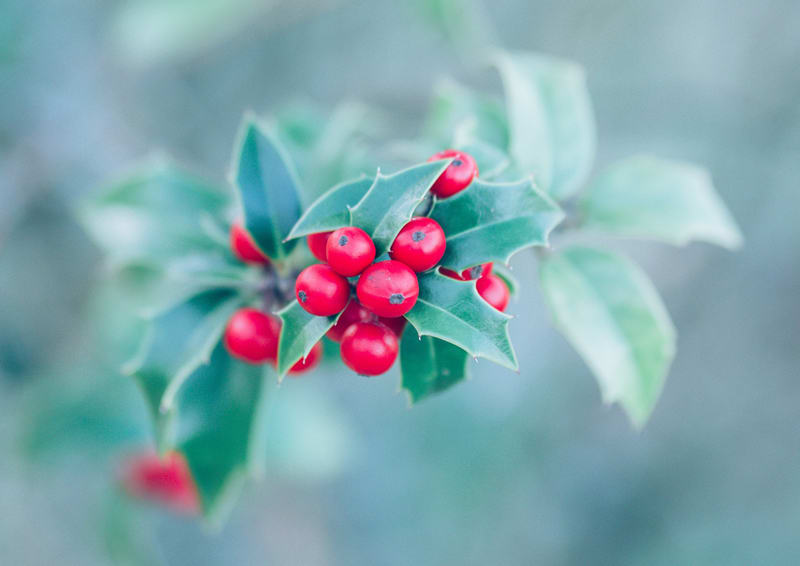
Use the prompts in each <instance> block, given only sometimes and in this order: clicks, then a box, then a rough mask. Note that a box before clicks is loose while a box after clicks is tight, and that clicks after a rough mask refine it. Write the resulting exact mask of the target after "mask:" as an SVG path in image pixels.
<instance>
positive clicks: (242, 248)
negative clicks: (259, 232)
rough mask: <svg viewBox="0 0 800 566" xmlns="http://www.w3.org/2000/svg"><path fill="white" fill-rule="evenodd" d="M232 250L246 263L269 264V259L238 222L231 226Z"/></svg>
mask: <svg viewBox="0 0 800 566" xmlns="http://www.w3.org/2000/svg"><path fill="white" fill-rule="evenodd" d="M230 241H231V250H233V253H234V255H235V256H236V257H238V258H239V259H240V260H242V261H243V262H245V263H257V264H262V265H263V264H267V263H269V258H268V257H267V256H266V255H264V254H263V253H262V252H261V250H259V249H258V247H257V246H256V244H255V242H254V241H253V238H252V236H250V234H249V233H248V232H247V230H245V229H244V227H243V226H242V225H241V224H239V223H238V222H237V223H235V224H234V225H233V226H231V234H230Z"/></svg>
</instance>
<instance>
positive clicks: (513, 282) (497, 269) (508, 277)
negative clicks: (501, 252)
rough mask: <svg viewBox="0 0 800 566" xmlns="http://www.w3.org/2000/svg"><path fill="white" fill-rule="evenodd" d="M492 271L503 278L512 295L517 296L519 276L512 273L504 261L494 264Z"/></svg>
mask: <svg viewBox="0 0 800 566" xmlns="http://www.w3.org/2000/svg"><path fill="white" fill-rule="evenodd" d="M492 273H494V274H495V275H497V276H498V277H499V278H500V279H502V280H503V283H505V284H506V286H507V287H508V291H509V293H511V296H512V297H516V295H517V290H518V289H519V281H517V278H516V277H514V274H513V273H511V270H510V269H509V268H508V267H506V266H505V265H503V264H502V263H495V264H494V265H493V266H492Z"/></svg>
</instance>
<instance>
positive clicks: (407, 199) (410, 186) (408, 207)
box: [350, 159, 452, 256]
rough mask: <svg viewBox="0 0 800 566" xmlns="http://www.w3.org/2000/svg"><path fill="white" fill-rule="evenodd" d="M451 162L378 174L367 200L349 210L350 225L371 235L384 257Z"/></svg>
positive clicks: (365, 197) (443, 160)
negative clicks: (389, 173) (388, 173)
mask: <svg viewBox="0 0 800 566" xmlns="http://www.w3.org/2000/svg"><path fill="white" fill-rule="evenodd" d="M451 161H452V159H440V160H438V161H432V162H428V163H422V164H420V165H415V166H414V167H409V168H408V169H404V170H402V171H399V172H397V173H394V174H393V175H389V176H386V175H382V174H381V172H380V171H378V174H377V176H376V177H375V181H374V182H373V183H372V186H371V187H370V188H369V191H367V193H366V194H365V195H364V197H363V198H362V199H361V200H360V201H358V204H356V205H355V206H354V207H353V208H351V209H350V223H351V224H352V225H353V226H358V227H359V228H361V229H362V230H364V231H365V232H366V233H367V234H369V235H370V236H372V241H373V242H375V249H376V256H379V255H381V254H382V253H383V252H385V251H386V250H387V249H389V246H391V245H392V242H393V241H394V239H395V236H397V233H398V232H400V229H401V228H402V227H403V226H404V225H405V223H406V222H408V221H409V220H411V215H412V214H413V213H414V209H415V208H416V207H417V205H418V204H419V203H421V202H422V200H423V199H424V198H425V195H427V194H428V189H430V188H431V185H433V182H434V181H436V179H437V178H439V175H441V174H442V172H444V170H445V169H446V168H447V166H448V165H450V162H451Z"/></svg>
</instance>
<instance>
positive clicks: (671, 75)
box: [0, 0, 800, 566]
mask: <svg viewBox="0 0 800 566" xmlns="http://www.w3.org/2000/svg"><path fill="white" fill-rule="evenodd" d="M798 24H800V4H799V3H797V2H791V1H788V0H787V1H765V2H758V3H756V2H723V1H708V2H693V1H689V0H685V1H676V2H669V3H665V2H657V1H651V0H647V1H638V2H633V1H619V0H600V1H596V0H595V1H578V2H521V1H520V2H514V1H511V0H492V1H491V2H489V1H488V0H487V1H486V3H485V4H481V3H479V2H477V1H476V2H457V1H455V0H439V1H437V2H433V3H430V2H423V1H421V0H417V1H414V2H388V1H384V0H377V1H376V0H373V1H370V2H366V1H347V0H324V1H321V2H311V1H309V0H295V1H293V2H284V1H281V0H271V1H270V2H256V1H255V0H235V1H228V2H222V1H221V0H213V1H205V2H201V1H194V2H190V1H186V0H169V1H162V2H157V1H155V0H153V1H149V2H132V1H131V2H122V1H114V2H101V1H97V0H95V1H92V0H88V1H81V2H78V1H73V0H67V1H48V0H45V1H42V2H35V3H33V2H15V1H11V2H9V1H7V0H6V1H3V2H0V93H2V97H0V450H2V454H3V456H2V457H1V458H0V508H1V509H2V514H3V520H2V521H0V562H1V563H3V564H45V563H47V564H50V563H58V562H61V563H65V564H87V565H92V564H109V563H114V564H118V563H128V564H153V563H159V562H161V563H164V564H170V565H172V564H175V565H179V564H187V565H205V564H209V565H211V564H244V565H246V564H275V565H283V564H287V565H288V564H304V565H309V566H314V565H350V564H381V565H405V564H417V565H427V564H431V565H434V564H436V565H440V564H460V565H471V564H476V565H477V564H509V565H512V564H555V565H560V564H565V565H566V564H586V563H592V564H650V565H660V564H664V565H668V564H669V565H672V564H720V565H723V564H724V565H732V564H794V563H796V561H797V559H798V557H799V556H800V538H798V537H797V530H798V527H799V526H800V451H799V450H798V448H800V446H798V438H800V436H799V434H800V428H799V427H798V424H797V422H798V419H797V414H798V410H797V404H798V403H797V400H798V398H800V381H798V379H797V378H798V375H800V322H798V321H800V227H799V226H800V225H798V223H797V219H796V215H797V211H798V210H800V190H798V186H799V185H798V180H799V179H800V158H798V148H800V102H798V101H800V70H798V69H799V68H798V64H797V53H798V49H800V34H798V33H797V30H798ZM492 43H495V44H501V45H503V46H504V47H509V48H518V49H531V50H538V51H543V52H547V53H550V54H554V55H558V56H563V57H567V58H571V59H574V60H575V61H577V62H579V63H581V64H582V65H584V66H585V68H586V72H587V78H588V85H589V88H590V90H591V92H592V95H593V100H594V107H595V113H596V116H597V122H598V132H599V153H598V160H597V162H598V165H599V166H602V165H604V164H608V163H610V162H611V161H613V160H614V159H616V158H620V157H623V156H626V155H629V154H632V153H636V152H640V151H646V152H652V153H656V154H659V155H663V156H665V157H670V158H677V159H685V160H690V161H695V162H698V163H702V164H705V165H706V166H707V167H708V168H709V169H710V171H711V173H712V175H713V177H714V181H715V184H716V187H717V189H718V191H719V192H720V194H721V195H722V196H723V198H724V199H725V201H726V202H727V203H728V204H729V206H730V208H731V210H732V212H733V214H734V216H735V217H736V218H737V220H738V221H739V223H740V225H741V227H742V230H743V232H744V235H745V239H746V243H745V247H744V248H743V249H742V250H741V251H740V252H739V253H730V252H726V251H724V250H721V249H718V248H715V247H712V246H708V245H701V244H693V245H691V246H688V247H687V248H684V249H676V248H672V247H669V246H664V245H657V244H644V243H636V244H630V243H621V242H612V244H613V246H614V247H615V248H617V249H621V250H624V251H626V252H628V253H630V254H631V255H632V256H633V257H635V258H636V259H637V260H638V261H640V263H641V264H642V265H643V266H644V267H645V269H646V271H647V272H648V273H649V274H650V275H651V277H652V278H653V280H654V282H655V284H656V286H657V287H658V288H659V290H660V291H661V292H662V294H663V296H664V300H665V303H666V305H667V307H668V309H669V311H670V313H671V314H672V316H673V319H674V321H675V323H676V326H677V328H678V331H679V341H678V355H677V358H676V360H675V362H674V364H673V368H672V371H671V374H670V376H669V378H668V380H667V383H666V386H665V389H664V393H663V395H662V398H661V401H660V402H659V404H658V406H657V407H656V410H655V412H654V414H653V416H652V419H651V421H650V422H649V423H648V425H647V426H646V427H645V429H644V430H643V431H642V432H640V433H637V432H635V431H634V430H633V429H632V427H631V426H630V424H629V423H628V421H627V420H626V418H625V416H624V415H623V413H622V412H621V411H620V409H619V408H617V407H606V406H604V405H603V404H602V403H601V400H600V395H599V391H598V388H597V386H596V384H595V383H594V381H593V378H592V376H591V375H590V374H589V371H588V370H587V369H586V368H585V367H584V365H583V364H582V362H581V360H580V359H579V358H578V356H577V355H576V354H575V353H574V352H573V351H572V350H571V349H570V348H569V347H568V345H567V344H566V342H565V341H564V340H563V339H562V338H561V337H560V336H558V335H557V334H556V333H555V331H553V330H552V329H551V328H550V326H549V324H548V320H547V314H546V313H545V312H544V308H543V304H542V301H541V298H540V296H539V295H538V291H537V290H536V286H535V279H536V268H535V261H534V257H533V254H530V253H523V254H520V255H519V256H517V257H516V258H515V260H514V261H513V262H512V265H513V267H514V271H515V273H516V275H517V277H518V278H519V279H521V280H522V281H523V282H526V284H525V285H524V290H523V292H522V293H521V296H520V298H519V300H518V301H517V302H516V303H513V304H512V306H511V308H510V309H509V310H510V312H511V313H512V314H515V315H517V318H516V319H515V320H514V321H512V323H511V332H512V337H513V340H514V343H515V345H516V348H517V353H518V356H519V358H520V366H521V368H522V369H521V371H520V373H514V372H510V371H507V370H505V369H502V368H499V367H496V366H493V365H491V364H489V363H486V362H483V361H482V362H480V363H478V364H476V365H475V366H474V367H473V368H472V371H473V375H474V377H473V379H471V380H470V381H468V382H466V383H463V384H460V385H459V386H458V387H456V388H455V389H453V390H451V391H449V392H448V393H446V394H443V395H441V396H439V397H437V398H433V399H430V400H427V401H425V402H424V403H422V404H420V405H419V406H417V407H415V408H413V409H412V410H409V409H408V408H407V406H406V401H405V399H404V397H403V396H402V395H401V394H400V393H398V392H397V389H398V380H399V376H398V375H397V374H396V373H393V374H389V375H387V376H385V377H383V378H380V379H374V380H368V381H367V380H363V379H359V378H355V377H354V376H353V375H352V374H349V373H347V372H345V371H343V370H341V369H336V366H331V367H330V368H329V369H326V370H324V371H318V372H317V373H315V374H313V375H310V376H309V377H308V378H307V379H305V378H304V379H302V380H297V381H291V382H289V383H287V384H286V385H284V386H283V387H282V388H281V390H280V391H279V394H278V396H277V397H276V400H275V407H274V409H275V411H274V413H273V420H274V426H273V429H272V430H273V431H274V432H273V433H272V441H271V445H270V446H271V448H270V454H269V458H268V459H269V462H270V463H271V465H270V466H269V467H268V471H267V474H266V477H265V478H264V480H263V481H262V482H261V483H259V484H251V485H250V486H249V487H248V491H247V492H246V495H245V497H243V498H242V500H241V501H240V503H239V505H238V506H237V508H236V509H235V510H234V512H233V514H232V516H231V519H230V521H229V523H228V524H227V525H226V526H225V527H224V528H223V529H222V530H221V532H219V533H217V534H215V535H211V534H209V533H208V532H207V531H206V530H204V529H203V528H202V527H201V526H199V525H197V524H195V523H193V522H191V521H188V520H186V519H182V518H176V517H174V516H172V515H170V514H168V513H165V512H162V511H160V510H158V509H155V508H152V507H148V506H146V505H140V504H138V503H132V502H129V501H127V500H126V499H125V498H124V497H122V496H120V495H119V494H118V493H117V491H116V489H115V487H114V485H115V483H114V477H115V470H116V469H117V467H118V465H119V464H118V463H119V459H120V458H121V457H122V456H123V455H125V454H129V453H131V452H132V451H135V450H136V449H137V448H138V447H141V446H145V445H146V443H147V442H148V436H147V434H148V430H147V427H146V425H145V423H144V405H143V403H142V402H141V399H140V398H139V396H138V392H137V391H136V389H135V388H134V386H133V385H132V384H131V383H130V382H129V381H128V380H126V379H125V378H123V377H121V376H120V375H118V373H117V372H116V371H115V368H116V367H117V361H118V360H117V358H118V355H117V354H119V353H120V352H126V351H128V349H129V348H130V344H131V343H132V340H133V338H134V337H135V336H133V335H135V334H136V330H137V329H134V328H129V327H127V326H125V325H124V324H123V325H122V327H121V328H120V327H119V326H120V325H117V326H114V320H113V317H111V320H109V313H113V312H114V306H115V304H116V303H115V301H116V299H115V297H114V295H113V294H112V293H111V292H110V291H108V290H104V289H103V288H102V287H98V286H97V285H96V283H97V282H99V281H100V280H102V264H101V262H100V259H101V258H100V253H99V251H98V250H97V249H96V248H95V247H94V246H93V244H91V242H90V241H89V240H88V238H87V237H86V236H85V235H84V233H83V231H82V229H81V228H80V226H79V225H78V224H77V222H76V221H75V219H74V215H73V210H74V208H75V206H76V205H77V203H78V202H79V200H80V199H81V198H83V197H85V196H86V195H87V194H90V193H91V192H92V191H95V190H97V189H98V188H100V187H101V186H102V185H103V184H104V183H106V182H108V181H109V180H111V179H115V178H118V177H119V175H120V173H121V172H123V171H125V170H128V169H129V168H130V167H132V166H133V165H135V164H136V163H139V162H140V161H141V160H142V159H143V158H144V157H146V156H147V155H149V154H150V153H151V152H152V151H154V150H163V151H165V152H167V153H169V154H171V155H173V156H175V157H176V158H177V159H179V160H180V161H181V162H182V163H185V164H187V165H189V166H190V167H191V168H192V169H193V170H195V171H197V172H199V173H201V174H204V175H206V176H207V177H208V178H209V179H211V180H214V181H217V182H220V183H224V182H225V175H226V173H227V170H228V166H229V161H230V155H231V148H232V145H233V141H234V137H235V133H236V130H237V127H238V125H239V122H240V118H241V115H242V112H243V111H244V110H245V109H248V108H250V109H254V110H256V111H258V112H269V111H271V110H274V109H276V108H281V107H285V105H287V104H289V103H296V102H297V101H299V100H302V101H311V102H313V103H314V104H318V105H319V106H320V107H321V108H322V109H323V111H325V112H327V111H328V110H330V109H331V108H333V107H334V106H335V105H336V104H337V103H339V102H341V101H343V100H348V99H353V98H357V99H359V100H361V101H363V102H365V103H367V104H369V105H372V106H375V107H377V108H378V109H381V110H382V112H381V117H382V119H385V121H386V123H385V125H386V129H387V130H388V132H389V135H390V137H392V138H394V137H398V138H401V137H409V136H413V135H415V134H416V133H417V132H418V131H419V128H420V126H421V120H422V116H423V114H424V111H425V109H426V106H427V103H428V101H429V98H430V95H431V89H432V86H433V84H434V83H435V81H436V80H437V78H439V77H440V76H442V75H451V76H454V77H456V78H457V79H459V80H461V81H463V82H467V83H470V84H472V85H475V86H479V87H482V88H486V89H488V90H491V91H493V92H497V93H499V92H500V90H499V89H500V85H499V80H498V79H497V77H496V76H495V75H494V74H492V73H491V72H489V71H486V70H485V69H484V68H483V67H481V66H480V65H479V64H478V61H479V58H480V57H481V55H482V53H483V47H485V46H486V45H490V44H492ZM324 188H325V187H319V188H318V190H322V189H324ZM109 324H110V325H111V327H113V329H114V330H113V332H110V331H108V326H107V325H109Z"/></svg>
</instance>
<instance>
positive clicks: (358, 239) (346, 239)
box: [325, 226, 375, 277]
mask: <svg viewBox="0 0 800 566" xmlns="http://www.w3.org/2000/svg"><path fill="white" fill-rule="evenodd" d="M325 253H326V256H327V258H328V265H330V266H331V267H332V268H333V270H334V271H335V272H336V273H338V274H339V275H344V276H345V277H354V276H356V275H358V274H359V273H361V272H362V271H364V269H366V267H367V266H368V265H369V264H370V263H372V261H373V260H374V259H375V244H374V243H373V242H372V238H370V237H369V234H367V233H366V232H364V230H362V229H361V228H356V227H355V226H346V227H344V228H339V229H338V230H334V231H333V232H332V233H331V235H330V237H329V238H328V243H327V244H326V245H325Z"/></svg>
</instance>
